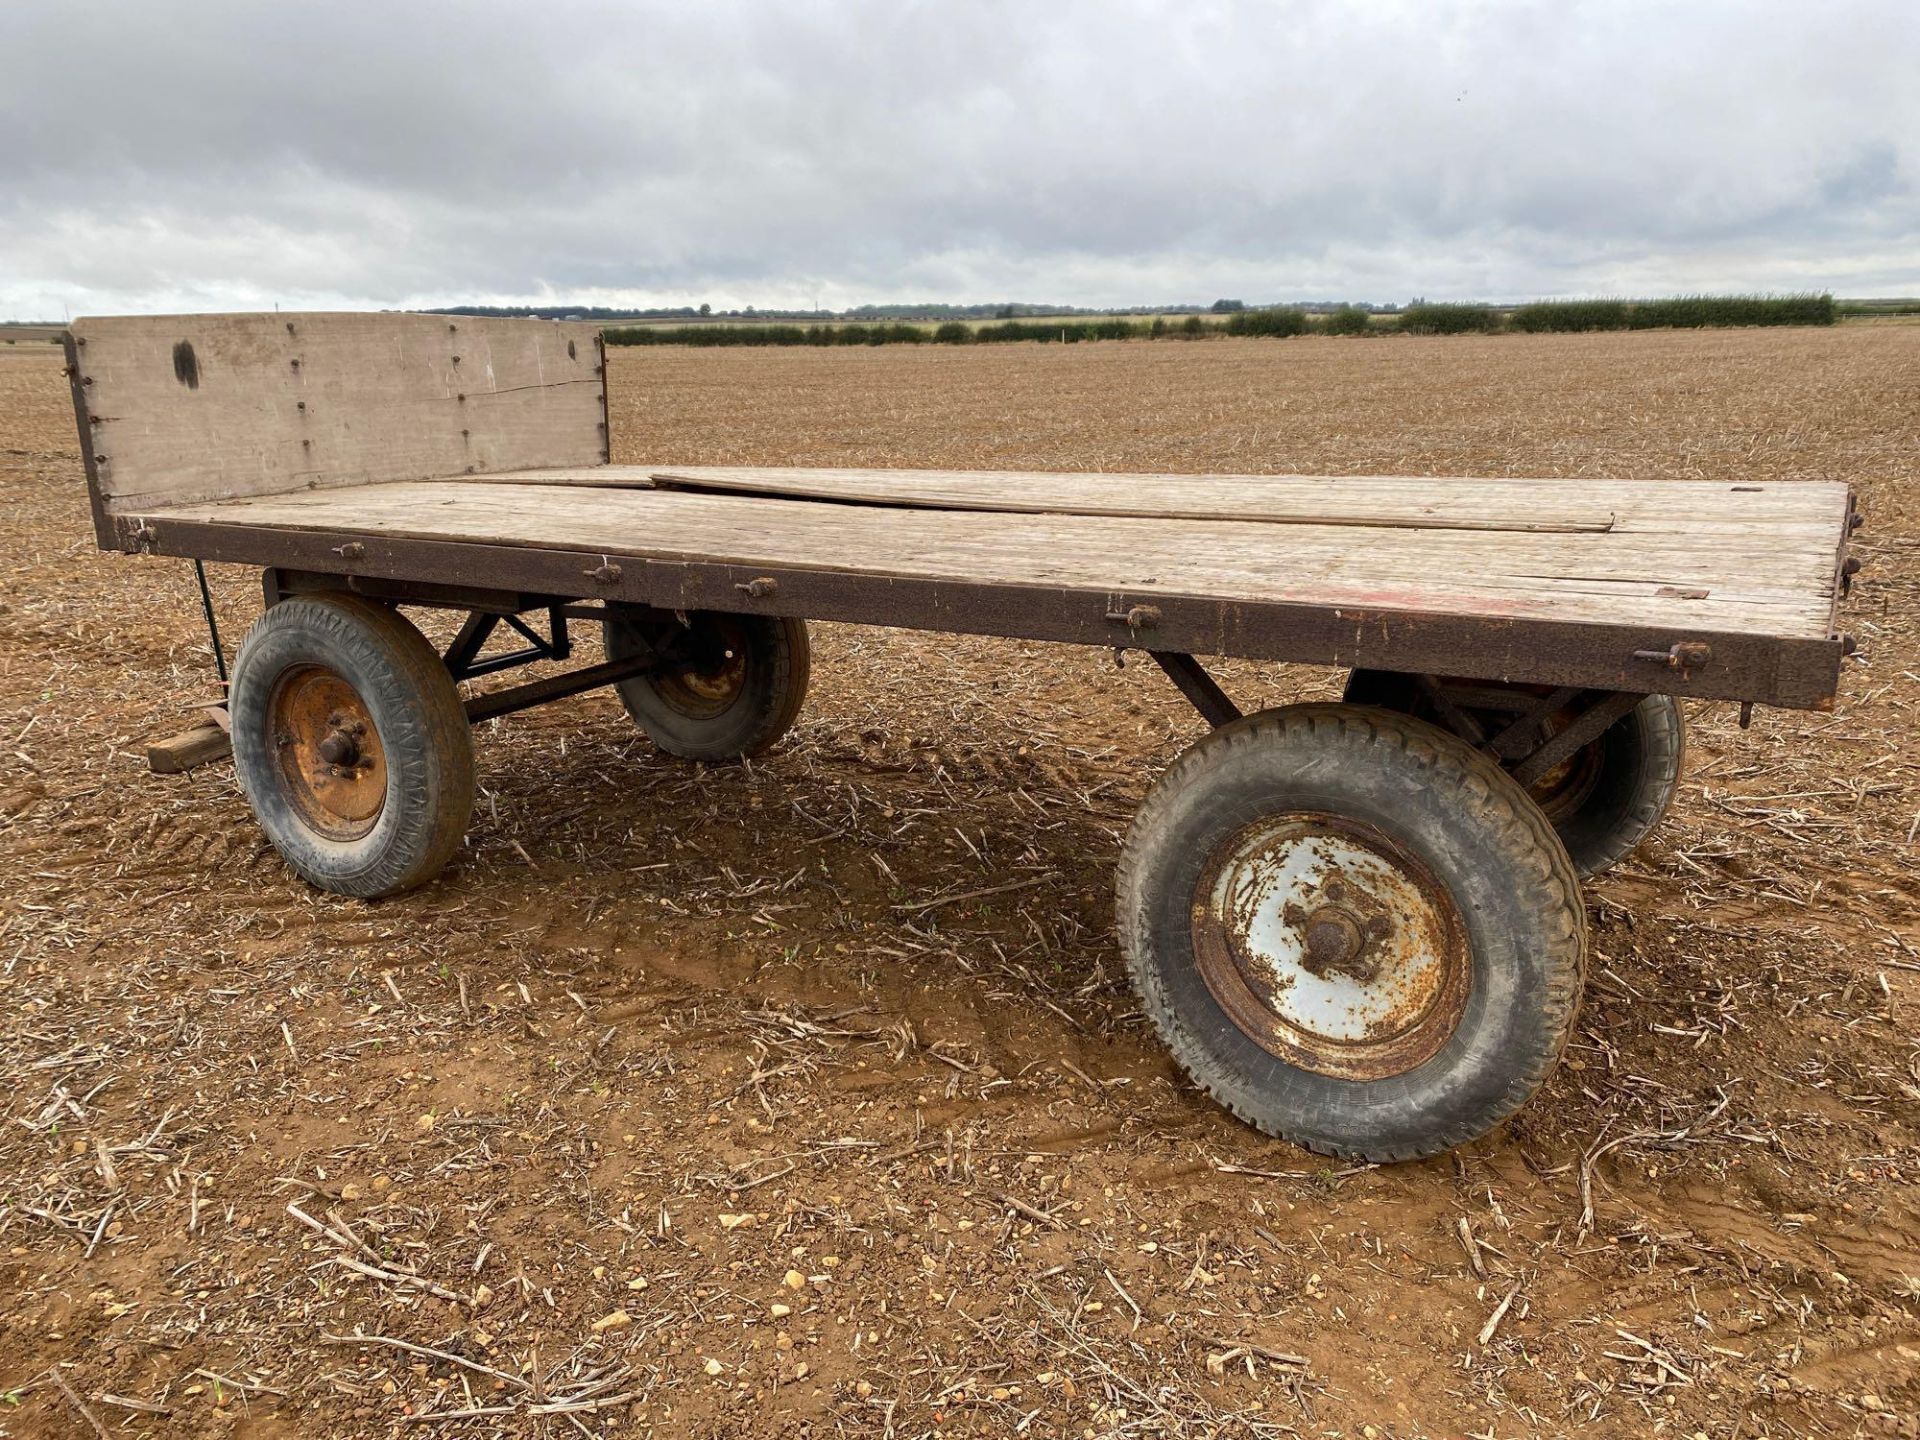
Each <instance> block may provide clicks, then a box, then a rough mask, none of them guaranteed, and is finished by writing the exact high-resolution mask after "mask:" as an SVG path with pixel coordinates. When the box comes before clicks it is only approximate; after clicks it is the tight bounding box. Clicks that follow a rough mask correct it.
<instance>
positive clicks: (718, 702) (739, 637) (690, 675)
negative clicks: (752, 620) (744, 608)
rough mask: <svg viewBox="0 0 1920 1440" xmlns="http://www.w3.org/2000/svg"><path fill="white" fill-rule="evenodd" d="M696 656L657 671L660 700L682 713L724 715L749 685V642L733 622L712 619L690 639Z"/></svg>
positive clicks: (692, 654)
mask: <svg viewBox="0 0 1920 1440" xmlns="http://www.w3.org/2000/svg"><path fill="white" fill-rule="evenodd" d="M690 640H691V650H692V653H691V654H690V655H688V657H687V658H686V659H685V660H683V661H682V662H681V663H680V664H678V665H676V666H674V667H672V668H670V669H669V668H664V667H663V668H662V669H660V670H658V671H656V672H654V688H655V690H656V691H657V692H658V693H659V695H660V697H661V698H662V699H663V700H665V701H666V702H667V703H668V704H670V705H672V706H673V708H674V709H676V710H678V711H680V712H681V713H682V714H685V715H691V716H695V717H698V718H701V719H710V718H712V717H713V716H716V715H723V714H725V713H726V711H727V710H728V709H729V708H731V706H732V705H733V703H734V701H736V700H738V699H739V698H740V692H741V691H742V690H744V689H745V688H746V684H747V642H746V636H745V635H744V634H742V633H741V630H740V627H739V626H738V625H736V624H735V623H734V622H733V621H731V620H726V619H713V618H709V619H707V620H706V621H705V622H703V623H702V624H701V626H700V628H699V629H698V630H697V631H696V632H695V633H694V634H693V635H692V636H691V637H690Z"/></svg>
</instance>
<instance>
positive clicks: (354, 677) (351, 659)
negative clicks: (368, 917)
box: [229, 594, 474, 899]
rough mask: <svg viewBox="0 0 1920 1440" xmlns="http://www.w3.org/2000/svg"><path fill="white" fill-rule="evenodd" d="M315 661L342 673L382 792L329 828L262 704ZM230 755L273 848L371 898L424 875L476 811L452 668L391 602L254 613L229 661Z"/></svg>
mask: <svg viewBox="0 0 1920 1440" xmlns="http://www.w3.org/2000/svg"><path fill="white" fill-rule="evenodd" d="M314 666H318V667H321V668H322V669H324V670H328V671H331V672H333V673H334V674H335V675H337V676H339V677H340V678H341V679H342V680H344V681H345V682H346V683H347V684H348V685H349V686H350V687H351V688H352V690H353V691H354V692H355V694H356V695H357V696H358V697H359V699H360V701H361V703H362V704H363V705H364V707H365V709H366V711H367V712H368V714H369V716H370V718H371V720H372V724H373V728H374V730H375V731H376V732H377V734H378V737H379V742H380V745H381V748H382V750H383V751H384V759H385V766H386V791H385V799H384V802H383V803H382V805H381V807H380V809H379V812H378V815H377V818H376V819H375V820H374V822H373V827H372V829H371V830H370V831H368V833H366V834H365V835H362V836H359V837H357V838H354V839H350V840H339V839H335V838H331V837H329V836H328V835H326V834H325V833H323V832H322V831H321V830H319V829H317V828H315V826H314V825H313V824H312V823H311V822H310V821H309V820H308V819H307V818H306V817H305V816H304V815H303V814H302V813H301V810H300V807H299V805H298V804H297V802H296V801H295V800H294V798H293V797H292V795H291V793H290V790H289V786H288V782H287V780H286V778H285V776H284V774H283V771H282V766H281V763H280V759H279V755H278V753H277V747H276V738H275V722H274V718H273V716H272V715H271V713H270V710H271V707H272V705H273V704H274V696H275V693H276V689H277V687H278V686H279V684H280V682H281V679H282V677H283V676H286V675H288V674H289V673H290V672H294V671H297V670H300V669H302V668H304V667H314ZM229 698H230V704H231V712H230V713H231V716H232V722H233V757H234V766H235V769H236V770H237V772H238V774H239V777H240V787H241V789H242V790H243V791H245V793H246V796H247V799H248V801H249V802H250V803H251V804H252V806H253V812H254V814H255V815H256V816H257V817H258V818H259V821H260V824H261V827H262V828H263V829H264V830H265V831H266V832H267V838H268V839H269V840H271V841H272V842H273V847H274V849H276V850H278V851H279V852H280V855H281V857H282V858H283V859H285V860H286V862H287V863H288V864H289V865H291V866H292V867H293V868H294V870H295V871H296V872H297V873H298V874H299V875H300V876H301V878H303V879H305V880H306V881H308V882H309V883H310V884H313V885H316V886H318V887H319V888H321V889H322V890H331V891H333V892H334V893H336V894H340V895H353V896H358V897H361V898H364V899H373V898H376V897H379V896H384V895H395V894H398V893H400V892H401V891H403V890H410V889H412V888H413V887H414V886H416V885H420V884H423V883H424V882H426V881H428V880H430V879H432V878H433V877H434V876H435V875H437V874H438V873H439V872H440V871H441V869H442V868H443V867H444V866H445V865H446V863H447V861H448V860H449V859H451V858H452V856H453V854H454V852H455V851H456V850H458V849H459V848H460V843H461V840H462V839H463V837H464V836H465V835H466V830H467V824H468V822H469V821H470V820H471V819H472V817H473V801H474V778H473V737H472V733H471V731H470V729H469V727H468V724H467V714H466V710H465V709H464V707H463V706H462V704H461V701H460V695H459V692H458V690H456V689H455V687H454V682H453V678H452V676H450V675H449V674H448V673H447V667H446V665H445V663H444V662H443V661H442V660H441V658H440V656H439V655H438V654H436V653H435V651H434V649H433V647H432V646H431V645H430V644H428V642H427V639H426V637H425V636H423V635H422V634H421V633H420V632H419V631H418V630H416V629H415V628H414V627H413V625H412V624H411V623H410V622H409V621H408V620H407V619H406V618H405V617H403V616H402V615H400V613H399V612H398V611H396V610H394V609H392V608H390V607H388V606H384V605H378V604H375V603H373V602H372V601H369V600H364V599H362V598H360V597H359V596H355V595H331V594H330V595H302V596H299V597H296V598H294V599H290V600H284V601H282V602H281V603H280V604H278V605H275V606H273V607H272V608H271V609H269V610H268V611H267V612H266V614H265V615H263V616H261V617H260V619H259V620H258V621H256V622H255V623H254V626H253V628H252V629H251V630H249V631H248V632H247V636H246V639H245V640H243V641H242V642H241V644H240V653H239V655H238V657H237V658H236V659H235V661H234V667H233V684H232V688H231V692H230V697H229Z"/></svg>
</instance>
